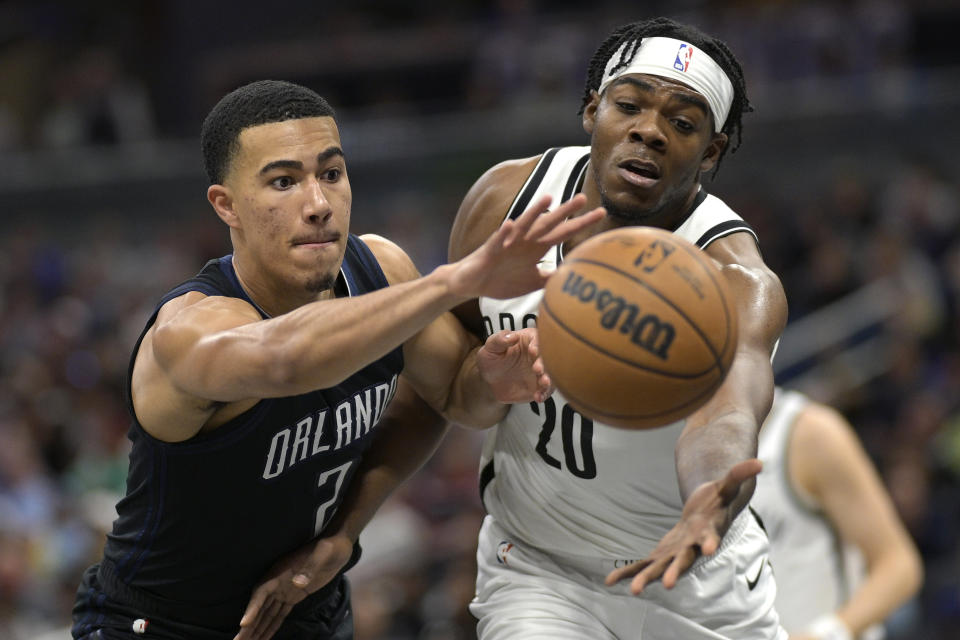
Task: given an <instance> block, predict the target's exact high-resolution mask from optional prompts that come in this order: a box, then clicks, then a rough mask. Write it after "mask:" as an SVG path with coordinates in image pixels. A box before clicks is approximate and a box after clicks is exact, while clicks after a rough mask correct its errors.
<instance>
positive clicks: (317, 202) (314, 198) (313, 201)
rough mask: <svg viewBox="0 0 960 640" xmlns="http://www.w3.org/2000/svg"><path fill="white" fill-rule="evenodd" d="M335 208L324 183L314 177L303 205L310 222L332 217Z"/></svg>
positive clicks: (305, 216)
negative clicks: (328, 197)
mask: <svg viewBox="0 0 960 640" xmlns="http://www.w3.org/2000/svg"><path fill="white" fill-rule="evenodd" d="M332 213H333V208H332V207H331V206H330V201H329V200H327V196H326V194H325V193H324V191H323V184H321V182H320V181H319V180H317V179H316V178H312V179H311V180H310V181H309V184H308V186H307V189H306V201H305V202H304V205H303V214H304V218H306V219H307V220H308V221H309V222H321V221H323V220H326V219H327V218H329V217H330V215H331V214H332Z"/></svg>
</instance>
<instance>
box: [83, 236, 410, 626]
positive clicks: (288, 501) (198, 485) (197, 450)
mask: <svg viewBox="0 0 960 640" xmlns="http://www.w3.org/2000/svg"><path fill="white" fill-rule="evenodd" d="M337 286H338V289H339V291H338V295H350V296H357V295H361V294H363V293H367V292H370V291H374V290H376V289H380V288H383V287H385V286H387V281H386V278H385V276H384V275H383V271H382V270H381V269H380V266H379V264H378V262H377V260H376V258H375V257H374V256H373V254H372V253H371V252H370V250H369V249H368V248H367V246H366V245H365V244H364V243H363V242H362V241H361V240H360V239H359V238H357V237H356V236H353V235H351V236H350V237H349V240H348V242H347V249H346V254H345V257H344V260H343V266H342V267H341V270H340V275H339V277H338V281H337ZM189 291H200V292H202V293H205V294H207V295H211V296H213V295H216V296H229V297H234V298H242V299H244V300H247V301H248V302H250V303H251V304H253V302H252V301H251V300H250V299H249V298H248V297H247V295H246V293H245V292H244V291H243V289H242V287H241V286H240V283H239V281H238V280H237V277H236V273H235V272H234V270H233V262H232V256H225V257H223V258H220V259H217V260H211V261H210V262H208V263H207V265H206V266H205V267H204V268H203V270H202V271H201V272H200V273H199V274H197V275H196V276H195V277H194V278H191V279H190V280H188V281H186V282H184V283H182V284H180V285H179V286H177V287H175V288H174V289H172V290H171V291H170V292H169V293H167V294H166V295H165V296H164V297H163V298H162V299H161V301H160V303H159V304H158V306H157V309H156V310H155V311H154V313H153V315H152V316H151V317H150V319H149V321H148V322H147V325H146V327H145V328H144V332H143V334H141V336H140V340H139V341H138V342H137V349H139V345H140V341H142V340H143V335H144V334H145V333H146V331H147V330H148V329H149V328H150V327H151V326H152V325H153V323H154V322H155V320H156V317H157V312H158V311H159V308H160V306H162V305H163V304H164V303H166V302H167V301H169V300H171V299H173V298H176V297H178V296H181V295H183V294H185V293H187V292H189ZM254 306H256V305H254ZM261 314H263V315H264V317H266V314H264V313H263V311H261ZM137 349H134V355H133V357H132V358H131V361H130V370H131V371H132V369H133V362H134V359H135V357H136V352H137ZM402 366H403V357H402V350H401V348H399V347H398V348H397V349H395V350H394V351H392V352H390V353H389V354H387V355H386V356H384V357H383V358H381V359H379V360H377V361H376V362H374V363H372V364H370V365H369V366H367V367H365V368H363V369H361V370H360V371H358V372H357V373H355V374H354V375H352V376H350V377H349V378H347V379H346V380H344V381H343V382H342V383H341V384H339V385H337V386H335V387H331V388H327V389H318V390H316V391H312V392H310V393H305V394H303V395H298V396H293V397H285V398H270V399H264V400H261V401H259V402H258V403H257V404H256V405H254V406H253V407H252V408H250V409H249V410H248V411H246V412H245V413H243V414H241V415H239V416H237V417H236V418H234V419H232V420H230V421H229V422H227V423H226V424H224V425H223V426H221V427H219V428H217V429H214V430H212V431H210V432H205V433H201V434H198V435H196V436H194V437H193V438H191V439H189V440H186V441H184V442H178V443H165V442H161V441H159V440H157V439H155V438H152V437H151V436H150V435H149V434H147V433H146V432H145V431H144V429H143V427H142V426H141V425H140V424H139V422H138V421H137V419H136V415H135V413H134V411H133V405H132V403H131V402H129V401H128V407H129V409H130V412H131V415H133V416H134V419H133V424H132V425H131V427H130V432H129V438H130V440H132V442H133V450H132V451H131V453H130V469H129V474H128V476H127V494H126V496H125V497H124V498H123V499H122V500H121V501H120V503H119V504H118V505H117V511H118V513H119V518H118V519H117V520H116V521H115V522H114V525H113V531H112V533H110V534H109V535H108V537H107V544H106V548H105V551H104V558H105V559H104V562H103V563H102V564H103V565H104V567H106V568H107V569H108V570H109V572H110V573H111V574H112V575H113V577H115V578H116V579H118V580H119V581H120V582H122V583H123V585H125V586H126V587H132V588H134V589H138V590H142V591H143V592H145V593H148V594H150V595H151V596H155V597H156V599H157V601H158V602H163V603H165V606H164V610H165V611H182V612H183V617H184V619H185V620H184V621H186V622H190V623H191V624H198V625H202V626H208V624H209V626H212V627H217V626H223V627H225V628H232V629H233V631H234V632H236V630H237V624H238V623H239V620H240V616H241V615H242V613H243V611H244V607H245V606H246V604H247V601H248V599H249V597H250V594H251V589H252V587H253V586H254V585H255V584H256V583H257V582H258V581H259V580H261V579H262V578H263V577H264V574H265V573H266V571H267V570H268V568H269V567H270V566H271V565H272V564H273V563H274V562H275V561H276V560H277V559H279V558H280V557H281V556H283V555H284V554H286V553H288V552H290V551H292V550H294V549H296V548H298V547H300V546H302V545H303V544H305V543H306V542H308V541H309V540H310V539H311V538H314V537H315V536H316V535H318V534H319V533H321V532H322V531H323V527H324V525H325V524H326V523H327V522H329V520H330V518H331V516H332V515H333V513H334V512H335V511H336V509H337V506H338V505H339V504H340V501H341V499H342V498H343V495H344V492H345V489H346V487H347V486H348V485H349V483H350V479H351V477H352V476H353V474H354V472H355V471H356V469H357V466H358V465H359V463H360V460H361V458H362V456H363V453H364V452H365V451H366V450H367V448H368V447H369V445H370V442H371V439H372V437H373V434H374V429H375V427H376V425H377V422H378V420H379V419H380V418H381V416H383V414H384V411H385V410H386V407H387V404H388V403H389V402H390V400H391V399H392V397H393V394H394V392H395V390H396V383H397V376H398V374H399V373H400V371H401V369H402ZM128 390H129V382H128ZM357 556H358V553H356V552H355V553H354V560H353V561H355V560H356V557H357ZM101 571H102V569H101Z"/></svg>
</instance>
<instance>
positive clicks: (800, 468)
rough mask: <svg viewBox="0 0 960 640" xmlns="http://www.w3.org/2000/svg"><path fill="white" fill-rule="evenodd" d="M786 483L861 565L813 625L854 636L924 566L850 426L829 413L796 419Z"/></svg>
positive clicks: (883, 612)
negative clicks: (854, 580)
mask: <svg viewBox="0 0 960 640" xmlns="http://www.w3.org/2000/svg"><path fill="white" fill-rule="evenodd" d="M788 452H789V453H788V454H787V455H788V458H787V460H788V468H789V469H790V470H791V478H790V479H791V481H792V482H793V483H794V484H795V485H796V486H797V487H798V489H799V492H800V493H801V494H806V495H809V496H811V497H812V498H813V500H814V501H816V502H817V503H818V504H820V505H821V507H822V508H823V511H824V513H825V514H826V517H827V519H828V520H829V521H830V522H831V523H832V524H833V525H834V526H835V527H836V529H837V531H838V532H839V534H840V537H841V539H842V540H843V541H844V542H846V543H850V544H853V545H855V546H856V547H857V548H858V549H860V551H861V552H862V553H863V556H864V558H865V559H866V564H867V575H866V579H865V580H864V581H863V583H861V585H860V586H859V588H858V589H857V590H856V592H855V593H853V595H852V596H851V597H850V599H849V600H847V601H846V602H844V603H843V604H842V605H841V606H840V607H839V608H838V609H837V611H835V612H834V614H833V615H832V616H828V618H825V619H822V620H818V621H813V623H812V625H811V627H810V630H811V633H810V634H809V635H803V634H801V635H799V636H791V638H792V639H795V640H801V639H804V638H810V639H816V638H818V637H820V636H818V635H817V634H816V633H815V630H816V629H817V628H818V627H820V626H825V625H830V624H833V625H835V624H838V623H839V624H841V625H842V626H843V627H844V628H845V629H846V630H847V631H848V633H849V635H850V637H856V636H857V635H858V634H860V633H862V632H863V631H864V630H865V629H867V628H868V627H870V626H871V625H873V624H877V623H879V622H882V621H883V620H884V619H885V618H886V617H887V616H889V615H890V613H891V612H892V611H893V610H894V609H896V608H897V607H898V606H900V605H901V604H903V603H904V602H905V601H906V600H907V599H909V598H910V597H911V596H912V595H914V594H915V593H916V592H917V590H918V589H919V588H920V583H921V581H922V580H923V566H922V564H921V562H920V556H919V553H918V552H917V549H916V547H915V546H914V544H913V541H912V540H911V539H910V536H909V534H908V533H907V531H906V529H905V528H904V526H903V523H902V522H901V521H900V518H899V517H898V516H897V513H896V511H895V509H894V506H893V503H892V501H891V499H890V496H889V494H888V493H887V491H886V489H885V488H884V486H883V482H882V480H881V479H880V477H879V476H878V475H877V472H876V470H875V469H874V467H873V464H872V463H871V461H870V458H869V457H868V456H867V454H866V452H865V451H864V450H863V447H862V446H861V444H860V441H859V439H858V438H857V436H856V434H855V433H854V431H853V429H852V427H851V426H850V424H849V423H848V422H847V421H846V420H845V419H844V418H843V416H841V415H840V414H839V413H838V412H836V411H835V410H833V409H831V408H829V407H826V406H824V405H820V404H811V405H809V406H808V407H807V408H806V409H805V410H804V411H803V412H802V413H801V414H800V415H799V416H798V417H797V421H796V424H795V426H794V428H793V434H792V436H791V441H790V448H789V449H788Z"/></svg>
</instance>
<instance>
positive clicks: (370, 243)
mask: <svg viewBox="0 0 960 640" xmlns="http://www.w3.org/2000/svg"><path fill="white" fill-rule="evenodd" d="M360 239H361V240H362V241H363V242H364V244H366V245H367V247H368V248H369V249H370V252H371V253H373V256H374V257H375V258H376V259H377V262H378V263H380V268H381V269H382V270H383V275H385V276H386V277H387V282H389V283H390V284H397V283H400V282H407V281H408V280H414V279H416V278H419V277H420V272H419V271H418V270H417V267H416V265H415V264H414V263H413V260H412V259H411V258H410V256H409V255H407V252H406V251H404V250H403V249H402V248H401V247H400V245H398V244H397V243H396V242H394V241H392V240H390V239H389V238H385V237H383V236H381V235H378V234H376V233H365V234H363V235H361V236H360Z"/></svg>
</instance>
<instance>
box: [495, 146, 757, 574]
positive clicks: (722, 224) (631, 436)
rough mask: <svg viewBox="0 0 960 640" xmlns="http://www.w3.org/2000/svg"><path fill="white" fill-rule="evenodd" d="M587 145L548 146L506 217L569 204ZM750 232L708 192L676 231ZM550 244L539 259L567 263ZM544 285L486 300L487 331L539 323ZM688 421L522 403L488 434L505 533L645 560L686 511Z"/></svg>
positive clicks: (691, 236)
mask: <svg viewBox="0 0 960 640" xmlns="http://www.w3.org/2000/svg"><path fill="white" fill-rule="evenodd" d="M589 152H590V148H589V147H566V148H556V149H550V150H548V151H547V152H545V153H544V154H543V156H541V159H540V161H539V163H538V164H537V166H536V168H535V169H534V170H533V172H532V174H531V175H530V177H529V178H528V180H527V182H526V184H525V185H524V186H523V188H522V189H521V190H520V192H519V193H518V195H517V197H516V198H515V200H514V202H513V204H512V205H511V207H510V210H509V212H508V214H507V216H508V217H509V218H514V217H516V216H518V215H520V213H522V212H523V210H524V209H525V208H526V207H527V205H528V204H529V203H530V202H532V201H533V200H535V199H536V198H538V197H540V196H541V195H542V194H546V193H549V194H551V195H552V196H553V202H555V203H560V202H565V201H566V200H568V199H569V198H571V197H572V196H573V195H574V194H576V193H577V192H578V191H579V190H580V188H581V187H582V184H583V180H584V175H585V172H586V170H587V163H588V161H589V158H590V155H589ZM736 232H747V233H751V234H753V231H752V229H750V227H749V226H748V225H747V224H746V223H745V222H744V221H743V220H742V219H741V218H740V217H739V216H738V215H736V214H735V213H734V212H733V211H732V210H731V209H730V208H729V207H727V206H726V205H725V204H724V203H723V202H721V201H720V200H719V199H718V198H716V197H714V196H710V195H707V194H706V193H705V192H704V191H703V190H701V191H700V193H699V195H698V197H697V199H696V202H695V203H694V206H693V207H692V209H691V211H690V212H689V214H688V215H687V217H686V219H685V220H684V222H683V223H682V224H681V225H680V226H679V228H677V229H675V230H674V233H676V234H677V235H679V236H681V237H683V238H685V239H687V240H690V241H691V242H694V243H695V244H697V245H698V246H699V247H701V248H704V247H706V246H707V245H709V244H710V243H711V242H712V241H713V240H716V239H717V238H720V237H723V236H725V235H728V234H731V233H736ZM561 253H562V249H561V247H560V246H556V247H552V248H551V249H550V250H549V251H548V252H547V253H546V254H545V255H544V258H543V262H542V263H541V264H540V266H541V267H542V268H543V269H544V270H546V271H550V270H555V269H556V268H557V265H558V264H559V263H560V262H561V261H562V255H561ZM542 297H543V291H542V290H539V291H535V292H533V293H530V294H527V295H525V296H521V297H518V298H513V299H509V300H494V299H490V298H481V299H480V311H481V314H482V316H483V321H484V325H485V327H486V331H487V332H488V333H492V332H495V331H500V330H502V329H511V330H512V329H518V328H522V327H527V326H534V325H535V324H536V314H537V307H538V305H539V303H540V299H541V298H542ZM683 426H684V422H683V421H678V422H675V423H673V424H670V425H667V426H664V427H661V428H658V429H651V430H647V431H629V430H626V429H618V428H615V427H611V426H608V425H605V424H601V423H599V422H593V421H591V420H590V419H588V418H586V417H585V416H583V415H581V414H580V413H578V412H577V411H576V410H574V409H573V407H571V406H569V405H568V404H567V403H566V401H565V400H564V398H563V396H562V394H560V392H554V394H553V395H552V396H551V397H549V398H548V399H547V400H546V401H545V402H542V403H530V404H515V405H513V406H512V407H511V408H510V411H509V412H508V413H507V415H506V417H505V418H504V419H503V421H501V422H500V424H498V425H497V426H495V427H493V428H492V429H490V430H489V431H488V433H487V435H486V438H485V440H484V446H483V453H482V457H481V463H480V464H481V467H480V468H481V471H480V485H481V488H480V491H481V496H482V498H483V501H484V505H485V507H486V509H487V511H488V512H489V513H490V514H491V515H492V516H493V517H494V518H496V520H497V521H498V522H499V523H500V525H501V526H503V527H504V528H505V529H506V530H508V531H510V532H511V533H512V534H513V535H516V536H517V537H518V538H519V539H520V540H522V541H524V542H525V543H527V544H530V545H535V546H537V547H539V548H541V549H543V550H544V551H547V552H552V553H558V554H566V555H576V556H590V557H607V558H610V557H612V558H623V559H629V558H641V557H644V556H645V555H647V554H648V553H649V552H650V551H652V550H653V548H654V547H655V546H656V544H657V542H659V540H660V539H661V538H662V537H663V536H664V535H665V534H666V533H667V531H669V530H670V529H671V528H672V527H673V525H675V524H676V523H677V521H678V520H679V518H680V514H681V511H682V508H683V503H682V501H681V498H680V488H679V485H678V482H677V471H676V466H675V464H674V447H675V445H676V442H677V438H678V437H679V435H680V433H681V431H682V430H683Z"/></svg>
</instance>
